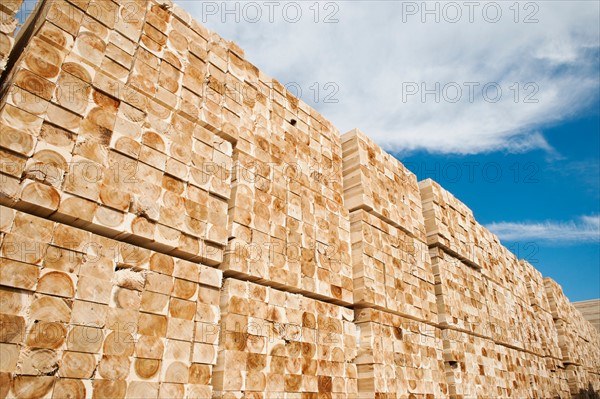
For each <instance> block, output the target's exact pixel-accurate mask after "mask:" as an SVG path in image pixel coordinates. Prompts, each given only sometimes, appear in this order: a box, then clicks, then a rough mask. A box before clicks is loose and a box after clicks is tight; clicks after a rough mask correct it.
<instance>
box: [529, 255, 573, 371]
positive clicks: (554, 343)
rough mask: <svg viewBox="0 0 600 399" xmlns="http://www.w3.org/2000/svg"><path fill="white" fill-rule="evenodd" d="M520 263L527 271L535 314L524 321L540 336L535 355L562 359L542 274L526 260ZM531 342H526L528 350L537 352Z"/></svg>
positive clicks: (531, 302)
mask: <svg viewBox="0 0 600 399" xmlns="http://www.w3.org/2000/svg"><path fill="white" fill-rule="evenodd" d="M519 262H520V263H521V264H522V265H523V268H524V270H525V276H526V279H527V289H528V293H529V303H530V304H531V307H530V309H531V311H532V312H533V315H531V314H530V315H529V318H527V319H526V320H524V323H528V324H529V325H531V326H532V328H533V330H534V331H536V332H537V333H538V336H539V341H537V342H539V344H538V345H537V346H536V348H535V349H537V350H538V351H536V352H535V353H537V354H538V355H540V356H545V357H549V358H553V359H561V358H562V355H561V352H560V347H559V346H558V333H557V331H556V328H555V326H554V319H553V317H552V308H551V307H550V302H549V301H548V296H547V295H546V289H545V287H544V278H543V277H542V273H540V272H539V271H538V270H537V269H536V268H534V267H533V266H532V265H531V264H530V263H529V262H527V261H526V260H520V261H519ZM530 342H531V340H529V341H526V342H525V345H526V349H528V350H531V351H535V349H534V348H533V345H531V344H530Z"/></svg>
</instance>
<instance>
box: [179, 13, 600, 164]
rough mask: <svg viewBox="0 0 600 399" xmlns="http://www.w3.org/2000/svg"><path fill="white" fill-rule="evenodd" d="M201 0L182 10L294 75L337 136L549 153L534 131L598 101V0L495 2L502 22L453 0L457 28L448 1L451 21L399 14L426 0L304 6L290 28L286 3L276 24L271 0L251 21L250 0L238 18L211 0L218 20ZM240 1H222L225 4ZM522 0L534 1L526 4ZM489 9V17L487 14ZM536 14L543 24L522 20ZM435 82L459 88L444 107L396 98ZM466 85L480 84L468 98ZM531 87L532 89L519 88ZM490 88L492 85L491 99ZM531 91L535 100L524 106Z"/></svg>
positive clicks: (393, 147) (408, 146) (405, 145)
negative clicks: (353, 132) (351, 133)
mask: <svg viewBox="0 0 600 399" xmlns="http://www.w3.org/2000/svg"><path fill="white" fill-rule="evenodd" d="M207 3H208V2H202V1H182V2H181V5H182V6H183V7H185V8H186V9H188V10H189V11H190V12H191V13H192V15H194V16H195V17H196V18H197V19H198V20H199V21H202V20H204V21H206V23H205V24H206V25H207V26H208V27H209V28H211V29H213V30H215V31H217V32H218V33H219V34H221V35H222V36H224V37H225V38H227V39H232V40H234V41H235V42H237V43H238V44H240V45H241V46H242V48H244V49H245V50H246V55H247V58H248V59H249V60H250V61H252V62H253V63H255V64H256V65H257V66H259V67H260V68H261V69H262V70H263V71H264V72H265V73H267V74H269V75H270V76H273V77H275V78H277V79H278V80H279V81H280V82H282V83H284V84H285V83H289V82H297V83H298V84H299V85H300V87H301V88H302V99H303V100H305V101H306V102H308V103H309V104H311V105H313V106H315V107H316V108H317V109H318V110H319V111H320V112H321V113H323V114H324V116H326V117H327V118H329V119H330V120H332V121H333V122H334V124H336V126H338V127H339V128H340V130H341V131H342V132H345V131H347V130H350V129H351V128H354V127H358V128H360V129H361V130H363V131H364V132H365V133H367V134H368V135H369V136H371V137H373V138H374V139H375V140H376V141H378V142H379V143H380V144H381V145H383V146H385V147H386V148H387V149H388V150H390V151H407V150H417V149H427V150H429V151H433V152H446V153H461V154H472V153H480V152H488V151H495V150H506V151H512V152H523V151H529V150H532V149H541V150H544V151H549V152H552V149H551V147H550V145H549V144H548V142H547V141H546V140H545V138H544V137H543V135H542V134H541V133H540V131H542V129H543V128H545V127H547V126H549V125H552V124H556V123H558V122H560V121H563V120H566V119H568V118H570V117H572V116H573V115H576V114H577V113H579V112H581V111H582V110H584V109H586V107H589V106H590V104H592V103H594V102H595V101H597V96H598V87H599V79H598V74H597V71H598V49H599V42H598V41H599V39H598V38H599V35H600V31H599V29H600V28H599V27H598V23H597V22H598V20H597V16H598V13H599V12H600V9H599V7H600V6H599V4H600V3H598V2H588V1H578V2H577V1H543V2H529V3H523V2H520V3H515V2H496V3H494V4H500V5H501V7H502V17H501V18H500V21H499V22H497V23H490V22H486V20H485V19H484V17H483V12H482V10H483V8H484V5H485V4H487V3H486V2H481V3H480V5H479V6H478V7H477V8H475V10H474V13H473V19H474V22H473V23H470V22H469V15H468V10H469V9H468V7H467V6H466V5H465V4H466V3H468V2H453V3H454V4H458V5H459V6H460V8H461V12H462V17H461V19H460V20H459V21H458V22H457V23H449V22H447V20H448V19H452V18H453V17H454V14H453V13H452V14H451V12H452V11H453V10H452V9H450V8H448V10H447V14H445V15H446V16H447V18H443V16H444V14H443V13H442V12H441V16H442V18H441V19H440V23H436V22H435V21H434V20H433V18H434V16H427V18H428V19H427V21H428V22H426V23H422V22H421V15H420V14H417V15H412V16H411V15H407V14H406V13H404V14H403V7H405V8H404V9H406V7H407V4H409V3H411V4H414V5H417V6H418V7H422V5H423V4H425V3H423V2H414V3H413V2H400V1H398V2H394V1H368V2H367V1H341V2H336V3H334V2H319V3H316V2H300V3H301V4H302V5H303V7H302V10H303V11H302V17H301V18H300V20H299V22H297V23H289V22H286V20H285V19H284V18H283V8H284V6H283V5H284V4H286V3H285V2H281V5H279V6H278V7H277V8H275V9H274V10H275V11H274V13H273V20H274V21H273V22H272V23H271V22H269V20H268V18H267V15H268V7H267V6H266V4H267V3H266V2H260V1H259V2H254V4H258V6H259V8H260V9H261V10H262V18H261V19H260V20H259V22H257V23H250V22H247V20H248V19H251V18H253V16H254V14H250V11H252V10H251V9H250V8H247V9H246V13H244V6H245V5H246V4H247V3H244V2H241V3H239V5H238V7H239V13H238V16H239V19H240V22H239V23H236V22H235V12H234V13H233V14H226V15H223V14H222V13H221V11H222V10H223V4H225V3H223V2H214V3H212V4H214V5H216V6H217V8H218V11H217V14H216V15H207V13H205V12H204V13H203V10H206V4H207ZM235 3H236V2H227V6H228V7H229V9H230V10H233V9H234V7H235V5H234V4H235ZM296 4H298V3H296ZM315 4H318V7H316V8H318V9H319V11H320V12H319V20H320V21H322V20H323V19H324V18H325V16H327V15H329V14H331V13H332V12H335V11H336V9H337V12H335V15H334V17H335V18H337V19H338V20H339V22H338V23H333V24H326V23H323V22H320V23H315V22H314V18H315ZM327 4H329V5H330V6H329V7H328V8H325V7H326V5H327ZM331 4H336V6H331ZM426 4H427V5H428V6H429V7H430V8H431V7H434V6H435V4H439V7H440V10H443V7H444V6H445V5H446V4H449V3H436V2H427V3H426ZM489 4H491V3H489ZM514 4H519V16H518V20H519V22H518V23H515V22H514V18H515V11H514ZM525 4H534V6H527V7H528V8H525V7H526V6H525ZM511 6H512V7H513V8H512V9H511V8H510V7H511ZM535 6H537V7H538V9H537V10H536V9H535ZM310 7H312V8H310ZM336 7H337V8H336ZM532 7H533V8H532ZM290 10H291V11H293V8H289V9H288V11H289V12H290V13H291V11H290ZM492 11H493V9H491V10H490V11H489V13H488V14H487V16H488V20H489V16H492V17H493V16H494V14H493V12H492ZM532 13H534V15H532V17H533V18H536V19H537V20H538V21H539V22H538V23H523V20H524V19H525V18H526V17H527V16H529V15H531V14H532ZM288 15H290V14H288ZM403 16H404V17H405V19H406V22H403ZM245 17H246V18H245ZM288 19H289V18H288ZM315 82H317V83H318V85H317V86H318V87H319V89H320V96H319V98H318V100H319V101H318V102H315V101H313V100H314V99H313V97H314V93H315V91H316V88H317V86H315V85H314V84H315ZM327 82H334V83H335V84H336V85H337V87H339V91H338V92H337V94H335V95H334V96H333V97H334V98H335V99H338V100H339V102H338V103H328V104H326V103H323V100H324V97H325V96H326V95H327V94H331V93H332V92H333V88H332V87H328V88H325V87H324V85H325V84H326V83H327ZM436 82H439V84H440V89H441V88H443V87H444V85H446V84H447V83H451V82H456V83H458V85H459V86H460V87H461V88H462V91H463V93H462V94H463V95H462V98H461V100H460V101H458V102H457V103H451V102H448V101H445V100H444V97H442V98H441V99H440V102H439V103H437V102H435V100H434V96H433V95H429V96H427V97H426V98H425V102H422V101H421V98H420V96H419V95H414V96H409V97H406V100H407V101H405V102H403V101H402V100H403V95H402V94H403V87H404V89H406V88H407V85H409V86H410V85H411V83H416V84H417V86H420V84H421V83H425V84H426V87H427V88H433V87H435V84H436ZM466 82H478V83H479V84H480V86H479V87H477V88H476V90H475V92H474V93H475V97H474V99H473V101H470V100H469V88H468V86H465V85H464V84H465V83H466ZM515 82H517V83H518V85H517V86H514V83H515ZM530 82H531V83H534V84H533V85H529V86H525V85H526V84H527V83H530ZM486 83H497V84H498V85H499V87H500V88H501V89H502V95H501V98H500V100H499V101H498V102H496V103H490V102H487V101H485V99H484V97H483V94H482V87H483V85H485V84H486ZM452 86H453V85H451V86H446V88H447V90H448V91H447V92H446V94H448V96H446V98H448V97H454V92H451V91H450V90H451V89H452ZM454 87H455V86H454ZM517 87H518V93H519V98H518V101H516V102H515V98H514V96H515V92H516V91H517ZM536 87H537V92H536ZM493 94H494V92H493V90H490V92H489V95H490V97H492V96H493ZM527 95H531V96H532V97H531V98H532V99H537V100H538V102H537V103H524V102H523V101H524V100H525V97H526V96H527Z"/></svg>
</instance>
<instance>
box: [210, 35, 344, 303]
mask: <svg viewBox="0 0 600 399" xmlns="http://www.w3.org/2000/svg"><path fill="white" fill-rule="evenodd" d="M205 74H206V78H207V79H208V85H207V88H206V89H207V96H206V98H205V100H204V103H203V109H202V114H201V115H200V118H201V119H202V118H204V119H203V120H204V121H205V122H206V123H211V124H214V126H215V127H216V128H217V129H220V130H222V131H223V132H224V133H225V135H226V136H227V137H231V140H232V142H234V143H235V149H234V151H233V158H232V159H233V162H234V163H233V170H232V174H231V178H232V197H231V199H230V201H229V219H230V220H229V229H228V230H229V237H228V238H229V243H228V248H227V254H226V256H225V261H224V262H223V264H222V265H221V266H220V267H221V269H222V270H223V271H225V272H227V273H228V275H232V276H237V277H240V278H247V279H250V280H253V281H256V282H260V283H264V284H268V285H270V286H273V287H277V288H281V289H286V290H290V291H292V292H302V293H310V294H311V295H313V296H316V297H318V298H321V299H327V300H333V301H334V302H335V303H339V304H344V305H349V304H351V303H352V268H351V265H350V226H349V219H348V212H347V210H346V209H345V208H344V204H343V198H342V195H341V192H342V175H341V169H342V168H341V164H342V149H341V141H340V137H339V132H338V131H337V129H336V128H335V127H334V126H333V125H332V124H331V123H330V122H329V121H327V120H325V119H324V118H323V117H322V116H321V115H319V114H318V113H317V112H316V111H315V110H313V109H311V108H309V107H308V106H307V105H306V104H305V103H303V102H302V101H299V100H298V99H297V98H295V97H294V96H292V95H291V94H290V93H289V92H287V91H286V90H285V88H284V86H283V85H282V84H280V83H279V82H277V81H276V80H274V79H272V78H270V77H268V76H267V75H265V74H264V73H262V72H261V71H259V70H258V69H257V68H256V67H255V66H254V65H252V64H250V63H249V62H247V61H246V60H244V59H243V52H242V51H241V50H239V48H238V47H237V46H235V45H233V44H227V43H225V42H224V41H223V40H222V39H220V38H218V37H217V36H216V35H211V37H210V39H209V42H208V58H207V62H206V72H205Z"/></svg>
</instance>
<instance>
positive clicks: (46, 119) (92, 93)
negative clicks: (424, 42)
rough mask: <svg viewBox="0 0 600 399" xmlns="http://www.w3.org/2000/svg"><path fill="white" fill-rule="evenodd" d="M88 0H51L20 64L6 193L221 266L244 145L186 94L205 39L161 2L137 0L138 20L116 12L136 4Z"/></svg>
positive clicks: (4, 121)
mask: <svg viewBox="0 0 600 399" xmlns="http://www.w3.org/2000/svg"><path fill="white" fill-rule="evenodd" d="M77 4H78V7H81V8H78V7H76V6H75V5H73V4H71V3H68V2H66V1H58V0H56V1H51V2H47V3H46V4H45V5H44V9H43V12H42V16H44V15H45V17H43V18H40V19H39V20H38V21H37V22H36V24H35V34H34V35H33V37H32V38H31V40H30V42H29V43H28V44H27V45H26V46H25V48H24V50H23V51H22V53H21V55H20V57H19V59H18V60H17V62H16V65H15V67H14V68H13V69H12V70H11V71H10V77H9V84H8V85H7V86H6V87H5V88H4V89H5V90H6V91H5V93H6V95H5V97H4V98H3V100H2V102H1V104H0V125H1V127H2V130H3V134H2V140H1V142H0V151H2V153H3V154H5V156H6V157H7V159H9V160H10V161H11V162H10V163H5V164H4V167H3V168H2V171H1V172H2V174H3V175H2V178H3V179H4V184H3V186H2V194H3V196H2V202H3V203H4V204H5V205H9V206H12V207H15V208H18V209H21V210H24V211H27V212H31V213H35V214H37V215H39V216H43V217H48V218H51V219H54V220H58V221H62V222H65V223H69V224H72V225H75V226H79V227H83V228H86V229H88V230H91V231H94V232H98V233H100V234H102V235H105V236H108V237H111V238H117V239H119V240H126V241H128V242H131V243H134V244H136V245H138V244H139V245H144V246H149V247H151V248H153V249H159V250H160V251H162V252H167V253H172V254H177V255H178V256H182V257H184V258H187V259H191V260H197V261H203V262H205V263H209V264H211V265H216V264H218V263H220V262H221V260H222V257H223V248H224V246H225V245H226V244H227V230H226V226H227V203H228V198H229V196H230V193H231V189H230V184H229V182H230V176H229V175H228V174H227V173H226V169H227V167H228V165H231V162H232V161H231V155H232V144H231V143H230V142H228V141H226V140H224V139H223V138H221V136H219V135H218V134H216V133H215V132H212V131H209V130H208V129H206V128H205V127H203V126H202V123H200V122H198V119H197V118H198V115H197V112H198V109H197V108H196V113H194V112H193V110H190V109H189V108H188V107H186V104H187V103H186V100H185V99H186V98H187V97H186V96H189V95H191V94H190V92H189V90H188V89H186V88H185V82H186V80H185V76H187V75H189V74H190V73H191V71H192V70H194V66H193V65H196V64H198V63H199V64H201V65H204V63H203V62H202V61H201V60H200V59H198V58H196V56H195V55H194V52H201V50H200V49H198V48H196V46H197V44H198V43H204V42H205V40H204V41H203V39H202V37H201V36H200V34H199V33H197V32H195V31H193V30H192V29H191V28H190V27H188V26H185V25H184V24H183V23H182V22H181V21H180V20H178V19H177V18H175V17H174V16H172V15H170V14H169V13H166V12H165V11H164V10H163V8H161V7H159V6H158V5H157V4H153V3H150V2H148V3H145V2H141V3H135V4H134V5H135V7H137V8H139V10H138V11H139V13H136V14H135V15H132V16H131V18H115V15H117V14H118V13H128V12H129V11H128V9H127V7H128V4H129V3H123V4H121V5H119V4H117V3H113V2H101V3H98V4H96V6H92V5H90V6H89V10H88V9H87V8H86V6H87V2H79V3H77ZM99 4H101V6H102V7H109V8H110V10H108V11H107V10H104V11H103V12H100V11H99V9H98V6H99ZM86 10H88V11H87V12H86ZM109 11H110V12H109ZM109 16H112V19H110V18H109ZM144 16H145V20H144ZM96 18H100V19H96ZM115 19H116V20H115ZM184 36H185V37H187V38H188V39H186V38H184ZM156 40H158V42H157V41H156ZM188 40H190V43H188ZM192 42H193V43H196V44H192ZM183 61H185V62H183ZM217 133H218V132H217ZM3 156H4V155H3ZM209 209H210V212H209Z"/></svg>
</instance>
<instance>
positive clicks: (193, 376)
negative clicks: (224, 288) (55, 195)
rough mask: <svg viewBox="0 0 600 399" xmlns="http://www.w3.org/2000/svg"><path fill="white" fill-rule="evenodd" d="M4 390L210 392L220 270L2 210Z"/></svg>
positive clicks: (38, 393) (27, 393)
mask: <svg viewBox="0 0 600 399" xmlns="http://www.w3.org/2000/svg"><path fill="white" fill-rule="evenodd" d="M0 214H1V215H2V218H1V219H2V225H1V231H2V236H1V237H0V238H1V247H0V274H1V278H0V300H1V303H2V307H1V309H2V310H1V311H2V314H1V315H0V317H1V321H2V334H1V336H0V338H1V343H0V345H1V349H0V350H1V351H2V356H1V366H2V369H1V371H2V378H3V386H4V385H5V383H6V385H5V386H6V387H7V388H8V387H10V389H11V392H10V394H9V395H11V396H12V397H60V398H65V397H90V396H94V397H114V398H119V397H120V398H122V397H125V396H127V397H137V398H140V397H144V398H157V397H159V396H160V397H184V396H188V397H201V398H206V397H210V395H211V390H212V387H211V385H210V378H211V368H212V366H213V365H214V364H215V363H216V355H217V344H218V337H219V331H218V328H219V288H220V286H221V280H222V272H221V271H219V270H217V269H214V268H210V267H208V266H204V265H201V264H197V263H191V262H188V261H183V260H180V259H175V258H173V257H171V256H168V255H164V254H161V253H157V252H153V251H150V250H147V249H144V248H140V247H136V246H133V245H130V244H126V243H122V242H118V241H114V240H111V239H108V238H104V237H101V236H98V235H95V234H92V233H89V232H87V231H84V230H80V229H77V228H74V227H71V226H67V225H64V224H61V223H56V222H52V221H50V220H46V219H42V218H38V217H36V216H32V215H29V214H26V213H22V212H18V211H14V210H12V209H9V208H5V207H0Z"/></svg>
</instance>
